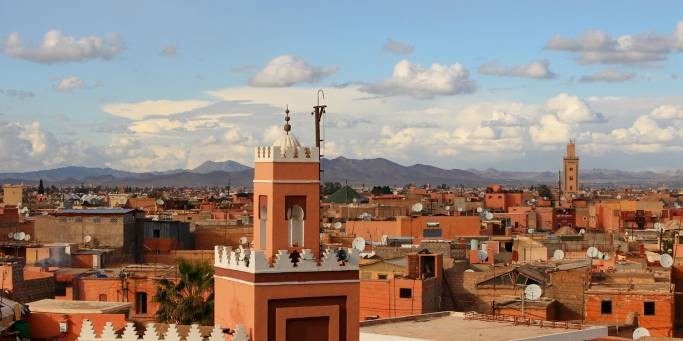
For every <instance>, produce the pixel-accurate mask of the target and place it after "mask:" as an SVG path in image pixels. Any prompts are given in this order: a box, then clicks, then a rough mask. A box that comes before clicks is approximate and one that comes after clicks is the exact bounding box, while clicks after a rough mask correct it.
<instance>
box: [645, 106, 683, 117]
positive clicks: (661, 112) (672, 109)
mask: <svg viewBox="0 0 683 341" xmlns="http://www.w3.org/2000/svg"><path fill="white" fill-rule="evenodd" d="M650 115H651V116H652V117H654V118H658V119H683V106H678V105H670V104H665V105H661V106H658V107H657V108H655V109H653V110H652V112H651V113H650Z"/></svg>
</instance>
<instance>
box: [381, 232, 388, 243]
mask: <svg viewBox="0 0 683 341" xmlns="http://www.w3.org/2000/svg"><path fill="white" fill-rule="evenodd" d="M388 243H389V236H387V235H386V234H383V235H382V244H384V245H387V244H388Z"/></svg>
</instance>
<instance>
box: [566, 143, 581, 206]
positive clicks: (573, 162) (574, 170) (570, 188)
mask: <svg viewBox="0 0 683 341" xmlns="http://www.w3.org/2000/svg"><path fill="white" fill-rule="evenodd" d="M562 174H563V181H562V192H563V193H564V194H565V195H567V196H571V195H572V194H576V193H577V192H578V190H579V157H578V156H576V145H575V140H574V139H571V140H569V143H568V144H567V152H566V154H565V155H564V162H563V171H562Z"/></svg>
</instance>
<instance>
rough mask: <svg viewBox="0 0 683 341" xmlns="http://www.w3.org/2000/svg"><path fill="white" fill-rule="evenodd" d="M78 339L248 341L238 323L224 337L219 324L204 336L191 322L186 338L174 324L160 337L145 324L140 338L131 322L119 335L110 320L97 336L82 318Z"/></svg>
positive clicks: (152, 325) (87, 340) (114, 340)
mask: <svg viewBox="0 0 683 341" xmlns="http://www.w3.org/2000/svg"><path fill="white" fill-rule="evenodd" d="M77 340H78V341H126V340H130V341H162V340H163V341H229V340H232V341H249V334H248V332H247V330H246V329H245V328H244V326H242V325H240V324H238V325H236V326H235V331H234V333H233V335H232V338H229V337H228V338H226V336H225V334H224V333H223V329H222V328H221V327H220V326H219V325H215V326H214V328H213V330H212V331H211V335H209V337H208V338H206V339H205V338H204V337H203V336H202V335H201V333H200V331H199V326H198V325H196V324H193V325H191V326H190V332H189V333H188V335H187V337H186V338H181V337H180V335H179V334H178V328H177V327H176V325H175V324H170V325H169V326H168V329H167V330H166V334H165V335H164V336H163V337H162V336H161V335H159V334H158V333H157V330H156V325H155V324H154V323H149V324H147V327H146V328H145V332H144V335H143V337H142V338H140V337H139V336H138V331H137V330H136V329H135V325H134V324H133V323H130V322H129V323H127V324H126V327H125V329H124V330H123V335H121V337H120V338H119V336H118V335H117V334H116V332H115V331H114V327H113V325H112V323H111V322H107V323H106V324H105V325H104V328H102V333H101V334H100V336H99V337H97V336H95V329H94V328H93V324H92V322H91V321H90V320H88V319H84V320H83V323H82V324H81V335H79V336H78V339H77Z"/></svg>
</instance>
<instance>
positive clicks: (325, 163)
mask: <svg viewBox="0 0 683 341" xmlns="http://www.w3.org/2000/svg"><path fill="white" fill-rule="evenodd" d="M321 167H322V169H323V173H322V181H323V182H341V183H345V182H348V183H350V184H365V185H368V186H370V185H405V184H408V183H415V184H432V185H440V184H448V185H463V186H481V185H486V184H489V183H502V184H504V185H507V186H519V185H532V184H555V183H557V176H558V175H557V173H555V172H548V171H546V172H523V171H500V170H496V169H493V168H489V169H485V170H476V169H467V170H464V169H443V168H439V167H435V166H430V165H424V164H415V165H412V166H403V165H400V164H398V163H396V162H393V161H390V160H387V159H383V158H376V159H348V158H344V157H338V158H335V159H323V160H322V161H321ZM40 179H42V180H43V181H44V182H45V183H46V184H47V185H57V186H66V185H79V184H92V185H108V186H118V185H127V186H138V187H145V186H157V187H158V186H176V187H200V186H225V185H228V184H231V185H233V186H246V187H250V186H251V184H252V179H253V169H252V168H251V167H248V166H245V165H243V164H241V163H238V162H235V161H231V160H228V161H222V162H214V161H206V162H204V163H203V164H201V165H200V166H198V167H196V168H193V169H177V170H169V171H163V172H141V173H136V172H128V171H121V170H116V169H112V168H95V167H78V166H69V167H61V168H55V169H48V170H40V171H30V172H12V173H0V183H26V184H36V183H38V181H39V180H40ZM581 182H582V183H583V184H591V185H601V186H609V185H644V186H653V185H670V186H680V185H683V171H681V170H677V171H669V172H660V173H657V172H652V171H642V172H630V171H621V170H609V169H588V170H583V171H582V172H581Z"/></svg>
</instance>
